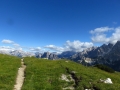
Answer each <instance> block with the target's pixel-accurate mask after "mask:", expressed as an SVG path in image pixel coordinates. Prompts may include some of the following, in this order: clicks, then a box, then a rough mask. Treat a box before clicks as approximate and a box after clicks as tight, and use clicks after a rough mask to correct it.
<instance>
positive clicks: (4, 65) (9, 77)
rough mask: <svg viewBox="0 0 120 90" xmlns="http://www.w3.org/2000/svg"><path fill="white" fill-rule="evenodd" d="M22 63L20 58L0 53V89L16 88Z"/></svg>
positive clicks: (10, 89)
mask: <svg viewBox="0 0 120 90" xmlns="http://www.w3.org/2000/svg"><path fill="white" fill-rule="evenodd" d="M20 64H21V63H20V58H17V57H14V56H9V55H3V54H0V90H12V89H13V88H14V84H15V79H16V76H17V71H18V68H19V67H20Z"/></svg>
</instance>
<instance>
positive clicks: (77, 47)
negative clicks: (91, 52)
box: [65, 40, 93, 52]
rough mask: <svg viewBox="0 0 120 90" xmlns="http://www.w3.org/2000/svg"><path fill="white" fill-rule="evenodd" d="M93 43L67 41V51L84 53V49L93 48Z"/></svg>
mask: <svg viewBox="0 0 120 90" xmlns="http://www.w3.org/2000/svg"><path fill="white" fill-rule="evenodd" d="M92 46H93V43H92V42H80V41H79V40H75V41H73V42H71V41H69V40H68V41H66V43H65V49H66V50H67V51H76V52H79V51H82V50H83V49H86V48H89V47H92Z"/></svg>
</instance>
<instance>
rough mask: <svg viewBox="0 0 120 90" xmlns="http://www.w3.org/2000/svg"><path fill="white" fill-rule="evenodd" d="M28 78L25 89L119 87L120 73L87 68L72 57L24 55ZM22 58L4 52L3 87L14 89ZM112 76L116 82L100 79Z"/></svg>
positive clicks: (108, 89)
mask: <svg viewBox="0 0 120 90" xmlns="http://www.w3.org/2000/svg"><path fill="white" fill-rule="evenodd" d="M24 62H25V64H26V66H27V67H26V70H25V81H24V84H23V87H22V90H70V89H71V90H72V89H73V90H85V89H91V90H93V89H94V90H119V89H120V73H119V72H115V73H108V72H106V71H103V70H101V69H98V68H97V67H85V66H83V65H81V64H78V63H75V62H72V61H69V60H45V59H37V58H34V57H31V58H30V57H26V58H24ZM20 66H21V61H20V58H17V57H14V56H9V55H2V54H0V90H13V87H14V84H15V79H16V76H17V70H18V68H19V67H20ZM106 78H110V79H111V80H112V82H113V84H107V83H103V82H100V79H102V80H104V79H106Z"/></svg>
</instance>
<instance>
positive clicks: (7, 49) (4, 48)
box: [0, 46, 14, 51]
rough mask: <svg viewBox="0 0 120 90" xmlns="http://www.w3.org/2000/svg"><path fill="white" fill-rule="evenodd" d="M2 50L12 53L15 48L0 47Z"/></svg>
mask: <svg viewBox="0 0 120 90" xmlns="http://www.w3.org/2000/svg"><path fill="white" fill-rule="evenodd" d="M0 50H4V51H12V50H14V48H12V47H10V46H0Z"/></svg>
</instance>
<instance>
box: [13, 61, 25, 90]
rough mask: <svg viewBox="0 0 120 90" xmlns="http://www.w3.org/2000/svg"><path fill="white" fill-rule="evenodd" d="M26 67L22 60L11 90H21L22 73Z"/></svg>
mask: <svg viewBox="0 0 120 90" xmlns="http://www.w3.org/2000/svg"><path fill="white" fill-rule="evenodd" d="M25 68H26V65H24V61H23V59H21V67H20V68H19V70H18V74H17V78H16V84H15V85H14V89H13V90H21V87H22V85H23V82H24V78H25V77H24V71H25Z"/></svg>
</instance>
